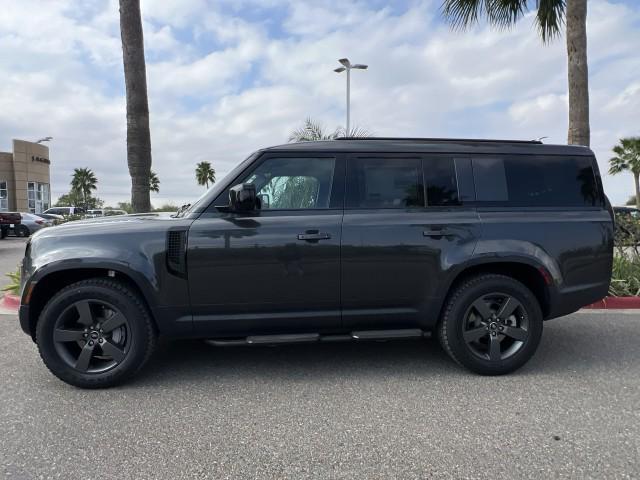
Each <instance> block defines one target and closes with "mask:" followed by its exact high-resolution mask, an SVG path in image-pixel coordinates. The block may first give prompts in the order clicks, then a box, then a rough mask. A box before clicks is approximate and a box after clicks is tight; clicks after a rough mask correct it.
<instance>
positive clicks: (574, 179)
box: [472, 155, 602, 207]
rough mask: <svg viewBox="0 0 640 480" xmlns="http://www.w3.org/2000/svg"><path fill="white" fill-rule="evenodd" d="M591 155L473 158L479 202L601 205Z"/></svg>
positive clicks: (528, 204)
mask: <svg viewBox="0 0 640 480" xmlns="http://www.w3.org/2000/svg"><path fill="white" fill-rule="evenodd" d="M592 161H593V159H592V158H591V157H563V156H526V155H520V156H511V157H509V156H507V157H478V158H473V159H472V165H473V175H474V179H475V187H476V199H477V201H478V203H480V204H483V203H485V204H497V205H512V206H523V207H595V206H600V205H601V204H602V202H601V195H600V193H599V190H598V184H597V181H596V176H595V172H594V171H593V164H592Z"/></svg>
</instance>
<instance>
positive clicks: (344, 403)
mask: <svg viewBox="0 0 640 480" xmlns="http://www.w3.org/2000/svg"><path fill="white" fill-rule="evenodd" d="M0 325H1V326H2V328H1V329H0V332H1V333H0V335H1V341H2V349H0V385H1V386H2V387H1V388H0V439H1V440H0V442H1V443H2V448H1V452H2V453H1V454H0V458H1V460H0V462H1V466H0V468H1V469H2V470H0V471H1V472H2V474H3V475H4V477H5V478H65V479H74V478H118V479H120V478H122V479H129V478H130V479H140V478H296V479H299V478H368V479H370V478H638V477H639V476H640V349H639V348H638V346H639V345H640V318H638V316H637V315H636V314H629V313H617V314H611V313H599V312H598V313H579V314H574V315H572V316H570V317H567V318H565V319H560V320H554V321H551V322H549V323H548V324H547V325H546V327H547V328H546V330H545V333H544V336H543V339H542V345H541V347H540V349H539V350H538V352H537V354H536V356H535V358H534V359H533V360H532V361H531V362H530V363H529V364H527V365H526V366H525V367H524V368H523V369H521V370H520V371H518V372H516V373H515V374H512V375H509V376H505V377H499V378H489V377H480V376H477V375H474V374H470V373H467V372H465V371H464V370H462V369H460V368H459V367H457V366H456V365H454V364H453V363H452V362H451V361H450V360H449V359H448V358H447V357H446V355H445V354H444V353H443V351H442V350H441V349H440V348H439V347H438V345H437V343H436V342H435V341H433V340H427V341H404V342H388V343H359V344H318V345H310V346H281V347H273V348H270V347H240V348H216V347H211V346H209V345H207V344H205V343H203V342H191V341H189V342H178V343H165V344H163V345H162V346H161V347H160V349H159V351H158V352H157V353H156V355H155V357H154V358H153V359H152V360H151V362H150V364H149V365H148V367H147V368H146V369H145V370H144V371H143V372H142V374H141V375H140V376H139V377H137V378H135V379H134V380H133V381H131V382H130V383H128V384H126V385H124V386H122V387H118V388H114V389H110V390H102V391H84V390H79V389H76V388H74V387H70V386H68V385H66V384H64V383H62V382H60V381H59V380H57V379H56V378H54V377H53V376H52V375H51V374H50V373H49V372H48V371H47V370H46V368H45V367H44V366H43V365H42V363H41V361H40V358H39V356H38V353H37V350H36V347H35V345H34V344H33V343H32V342H31V340H30V339H29V338H28V337H27V336H25V335H24V334H22V332H21V331H20V330H19V327H18V324H17V322H16V318H15V317H14V316H1V317H0Z"/></svg>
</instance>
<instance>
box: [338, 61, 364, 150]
mask: <svg viewBox="0 0 640 480" xmlns="http://www.w3.org/2000/svg"><path fill="white" fill-rule="evenodd" d="M338 61H339V62H340V63H341V64H342V67H339V68H336V69H335V70H334V72H336V73H342V72H344V71H345V70H346V71H347V129H346V131H345V136H347V137H348V136H349V132H351V129H350V125H349V124H350V122H351V70H352V69H354V68H355V69H356V70H366V69H367V68H368V67H369V66H368V65H362V64H361V63H356V64H355V65H352V64H351V62H350V61H349V59H348V58H341V59H340V60H338Z"/></svg>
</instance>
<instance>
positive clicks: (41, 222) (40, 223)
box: [36, 220, 44, 225]
mask: <svg viewBox="0 0 640 480" xmlns="http://www.w3.org/2000/svg"><path fill="white" fill-rule="evenodd" d="M36 223H37V224H38V225H44V221H43V220H36Z"/></svg>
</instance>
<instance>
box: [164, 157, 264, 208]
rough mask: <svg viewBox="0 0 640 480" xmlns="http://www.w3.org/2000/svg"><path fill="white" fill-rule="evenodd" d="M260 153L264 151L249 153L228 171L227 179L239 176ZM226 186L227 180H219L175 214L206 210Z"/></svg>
mask: <svg viewBox="0 0 640 480" xmlns="http://www.w3.org/2000/svg"><path fill="white" fill-rule="evenodd" d="M260 153H262V151H261V150H259V151H257V152H254V153H252V154H251V155H249V156H248V157H247V158H245V159H244V160H243V161H242V162H240V163H239V164H238V165H236V167H235V168H234V169H233V170H231V171H230V172H229V173H227V175H225V179H226V178H235V177H237V176H238V175H239V174H240V172H242V171H243V170H244V169H245V168H246V167H247V166H248V165H249V164H250V163H251V162H252V161H253V160H254V159H255V158H256V157H257V156H258V155H259V154H260ZM225 186H226V182H218V183H216V184H214V185H213V186H212V187H211V188H210V189H209V190H207V191H206V192H204V193H203V194H202V195H200V197H199V198H198V199H197V200H196V201H195V202H193V203H190V204H187V205H186V206H185V207H183V208H181V209H180V210H178V212H177V213H176V215H175V216H176V217H184V216H186V215H188V214H190V213H199V212H202V211H204V210H205V209H206V208H207V207H208V206H209V205H210V204H211V202H213V201H214V200H215V199H216V197H217V196H218V195H220V194H221V193H222V192H223V191H224V189H225Z"/></svg>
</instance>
